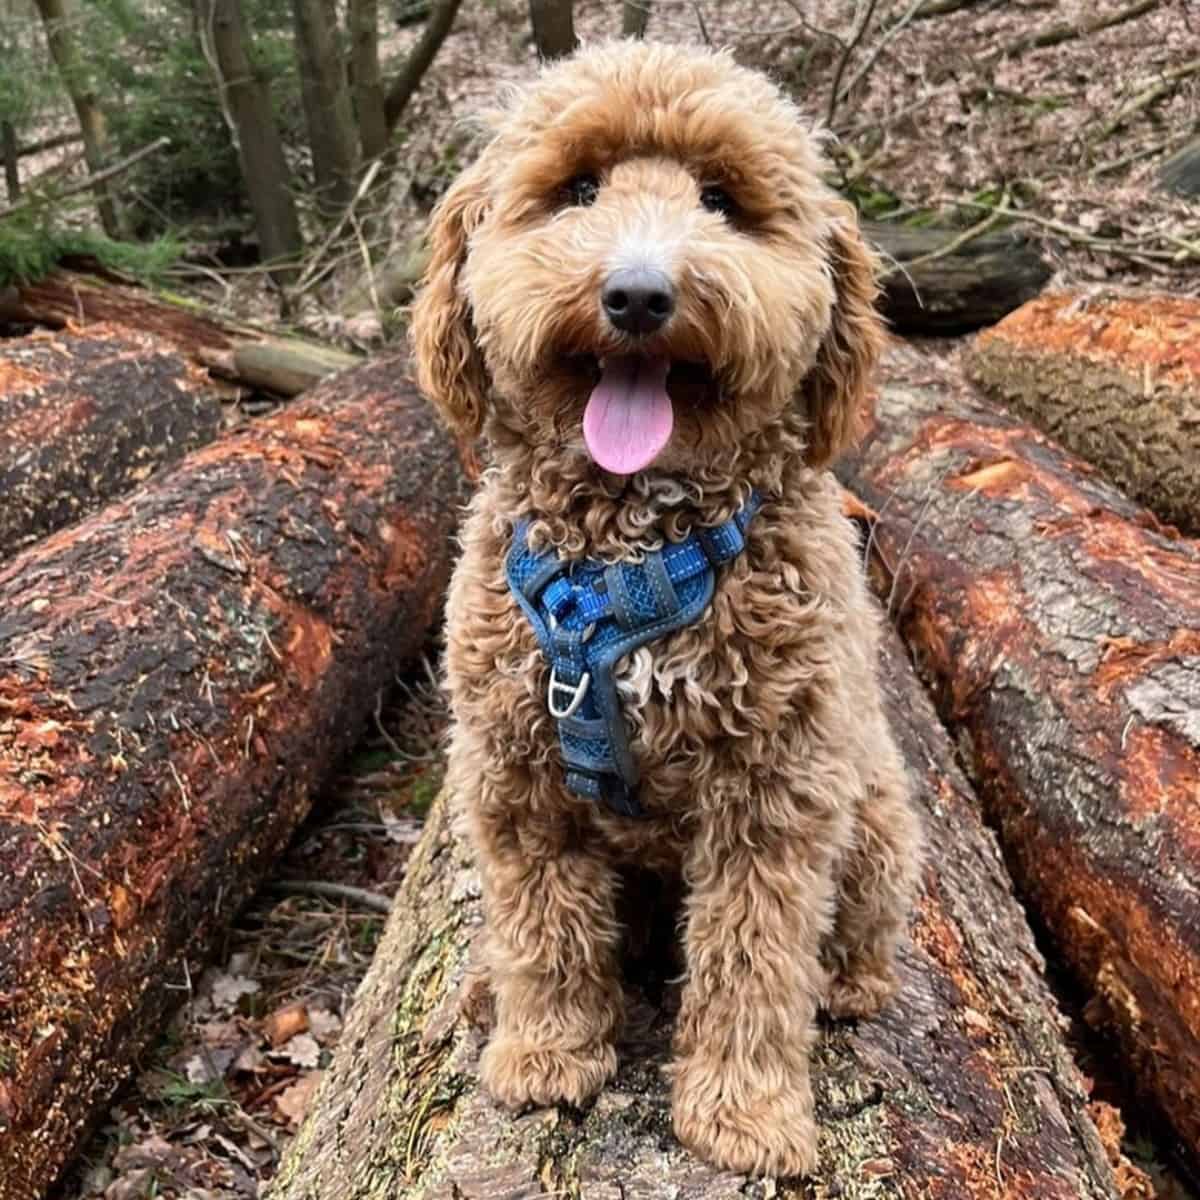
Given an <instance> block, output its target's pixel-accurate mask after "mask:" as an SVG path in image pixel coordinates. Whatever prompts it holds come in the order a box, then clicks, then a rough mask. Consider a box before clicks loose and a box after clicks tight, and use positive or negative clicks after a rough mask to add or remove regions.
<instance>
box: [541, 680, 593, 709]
mask: <svg viewBox="0 0 1200 1200" xmlns="http://www.w3.org/2000/svg"><path fill="white" fill-rule="evenodd" d="M591 682H592V673H591V672H590V671H584V673H583V675H582V677H581V678H580V680H579V682H578V683H577V684H570V683H562V682H560V680H559V678H558V668H557V667H551V668H550V683H549V685H548V686H547V688H546V707H547V708H548V709H549V710H550V715H551V716H552V717H553V718H554V719H555V720H556V721H565V720H566V719H567V718H568V717H573V716H574V715H575V713H576V711H577V710H578V708H579V706H580V705H581V704H582V703H583V700H584V697H585V696H586V695H587V691H588V687H589V686H590V684H591ZM556 692H566V693H567V694H568V695H569V696H570V697H571V700H570V703H569V704H568V705H567V707H566V708H564V709H561V710H560V709H557V708H555V707H554V696H555V693H556Z"/></svg>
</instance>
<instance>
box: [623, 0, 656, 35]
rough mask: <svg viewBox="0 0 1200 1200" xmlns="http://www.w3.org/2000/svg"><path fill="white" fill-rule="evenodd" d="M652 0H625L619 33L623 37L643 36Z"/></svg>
mask: <svg viewBox="0 0 1200 1200" xmlns="http://www.w3.org/2000/svg"><path fill="white" fill-rule="evenodd" d="M652 3H653V0H625V5H624V11H623V12H622V13H621V33H622V35H623V36H625V37H635V38H640V37H645V36H646V23H647V22H648V21H649V20H650V5H651V4H652Z"/></svg>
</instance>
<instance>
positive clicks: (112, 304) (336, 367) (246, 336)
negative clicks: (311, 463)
mask: <svg viewBox="0 0 1200 1200" xmlns="http://www.w3.org/2000/svg"><path fill="white" fill-rule="evenodd" d="M0 320H7V321H22V322H29V323H32V324H35V325H48V326H50V327H51V328H56V329H61V328H63V327H65V326H66V325H68V324H72V325H79V324H83V323H86V322H92V321H103V322H108V323H111V324H114V325H123V326H125V327H126V328H128V329H137V330H141V331H143V332H145V333H152V334H154V335H155V336H156V337H159V338H161V339H163V340H164V341H166V342H169V343H170V344H171V345H173V346H175V347H176V349H177V350H179V352H180V353H181V354H185V355H187V356H189V357H190V358H193V359H194V360H195V361H196V362H198V363H200V364H201V365H202V366H205V367H210V368H212V370H213V371H214V373H217V374H221V375H224V376H226V377H227V378H229V379H236V380H238V381H239V382H242V383H245V384H247V385H248V386H250V387H255V388H262V389H264V390H266V391H271V392H275V393H276V394H278V395H280V396H294V395H296V394H297V393H298V392H300V391H303V390H304V389H305V388H307V387H310V386H311V385H312V384H313V383H315V382H316V381H317V380H319V379H324V378H325V377H326V376H327V375H331V374H333V373H334V372H335V371H345V370H349V369H350V368H351V367H353V366H355V365H356V364H358V363H359V362H361V361H362V360H361V359H360V358H358V357H356V356H355V355H353V354H347V353H346V352H345V351H342V350H337V349H335V348H334V347H332V346H323V345H321V344H320V343H317V342H309V341H304V340H303V339H301V338H294V337H289V338H281V337H274V336H272V335H269V334H266V333H264V332H263V331H262V330H259V329H256V328H254V326H252V325H245V324H241V323H239V322H236V321H233V320H230V319H229V318H226V317H219V316H217V315H216V314H214V313H210V312H208V311H206V310H205V309H204V308H203V307H202V306H201V305H198V304H194V303H190V302H188V301H184V300H182V299H180V298H178V297H174V296H168V295H162V294H160V293H155V292H150V291H147V290H145V289H144V288H136V287H127V286H125V285H123V284H119V283H113V282H112V281H111V280H108V279H102V278H100V277H99V276H95V275H85V274H80V273H77V272H73V271H52V272H51V273H50V274H49V275H47V276H46V277H45V278H44V279H40V280H38V281H37V282H36V283H24V284H19V285H17V286H14V287H9V288H0ZM268 360H269V365H268Z"/></svg>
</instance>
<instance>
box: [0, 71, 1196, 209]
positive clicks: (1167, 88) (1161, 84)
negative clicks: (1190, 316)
mask: <svg viewBox="0 0 1200 1200" xmlns="http://www.w3.org/2000/svg"><path fill="white" fill-rule="evenodd" d="M1197 72H1200V58H1194V59H1192V61H1191V62H1189V63H1184V64H1183V66H1182V67H1176V68H1175V70H1174V71H1168V72H1167V73H1166V74H1165V75H1164V76H1163V77H1162V78H1161V79H1160V80H1159V81H1158V83H1156V84H1153V85H1152V86H1150V87H1148V88H1146V89H1145V90H1144V91H1142V92H1139V93H1138V95H1136V96H1135V97H1134V98H1133V99H1132V100H1131V101H1130V102H1129V103H1128V104H1126V105H1125V107H1124V108H1122V109H1120V111H1119V112H1118V113H1117V115H1116V116H1115V117H1113V119H1112V120H1111V121H1109V122H1108V124H1107V125H1105V126H1104V128H1103V129H1102V130H1100V132H1099V133H1098V134H1096V136H1095V137H1094V138H1093V139H1092V142H1093V144H1094V143H1097V142H1103V141H1105V140H1106V139H1107V138H1108V137H1110V136H1111V135H1112V134H1114V133H1116V131H1117V130H1118V129H1120V127H1121V126H1122V125H1123V124H1124V123H1125V122H1126V121H1127V120H1128V119H1129V118H1130V117H1132V116H1133V115H1134V113H1138V112H1141V111H1142V109H1144V108H1149V107H1150V106H1151V105H1152V104H1156V103H1157V102H1158V101H1159V100H1161V99H1162V98H1163V97H1164V96H1166V95H1169V94H1170V93H1171V92H1173V91H1174V90H1175V85H1176V84H1177V83H1178V82H1179V81H1180V80H1181V79H1187V78H1188V76H1189V75H1195V74H1196V73H1197ZM2 215H3V214H2V213H0V216H2Z"/></svg>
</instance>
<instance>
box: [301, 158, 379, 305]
mask: <svg viewBox="0 0 1200 1200" xmlns="http://www.w3.org/2000/svg"><path fill="white" fill-rule="evenodd" d="M382 166H383V159H382V158H377V159H376V160H375V161H374V162H373V163H372V164H371V165H370V166H369V167H368V168H367V169H366V171H365V172H364V174H363V177H362V180H361V181H360V182H359V185H358V190H357V191H356V192H355V193H354V195H353V196H352V197H351V199H350V203H349V204H347V205H346V207H345V209H344V210H343V212H342V215H341V216H340V217H339V218H338V221H337V223H336V224H335V225H334V227H333V228H332V229H331V230H330V231H329V233H328V234H327V235H326V237H325V240H324V241H323V242H322V243H321V244H320V245H319V246H318V247H317V249H316V251H315V252H314V253H313V254H312V255H310V256H309V260H308V266H307V267H305V269H304V274H303V275H301V276H300V279H299V281H298V282H297V284H296V286H295V287H294V288H293V289H292V295H293V296H295V297H299V296H303V295H304V293H305V292H306V291H308V288H309V285H310V282H311V279H312V275H313V272H314V271H315V270H316V269H317V265H318V264H319V263H320V261H321V259H322V258H323V257H324V256H325V253H326V251H327V250H328V249H329V247H330V246H332V245H333V243H334V242H335V241H336V240H337V239H338V238H339V237H341V234H342V230H343V229H345V228H346V224H347V223H348V222H349V221H350V219H351V217H352V216H353V215H354V209H355V207H356V206H357V205H358V202H359V201H360V200H361V199H362V198H363V197H364V196H365V195H366V194H367V192H368V191H370V189H371V185H372V184H373V183H374V182H375V176H376V175H378V174H379V169H380V168H381V167H382Z"/></svg>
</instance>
